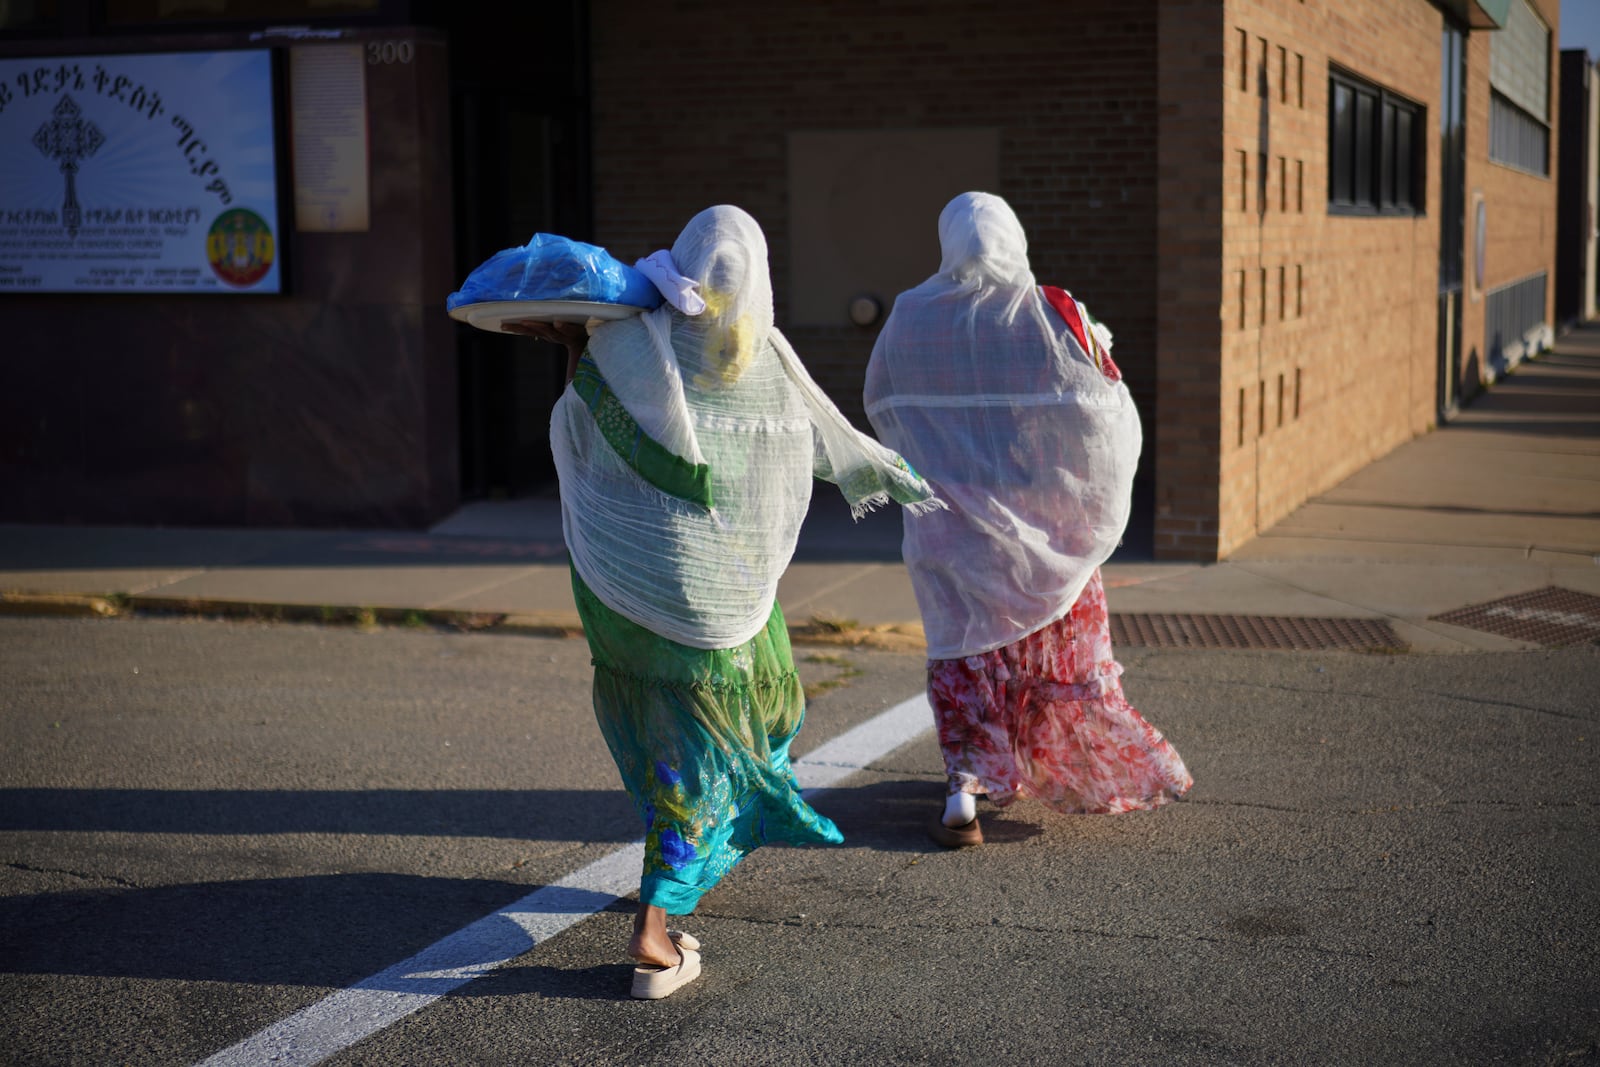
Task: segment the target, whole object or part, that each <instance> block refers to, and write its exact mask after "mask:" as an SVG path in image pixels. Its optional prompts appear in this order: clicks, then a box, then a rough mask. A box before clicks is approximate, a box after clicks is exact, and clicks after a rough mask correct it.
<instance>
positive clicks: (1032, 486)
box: [865, 193, 1142, 659]
mask: <svg viewBox="0 0 1600 1067" xmlns="http://www.w3.org/2000/svg"><path fill="white" fill-rule="evenodd" d="M939 243H940V246H941V248H942V250H943V256H942V259H941V262H940V265H939V272H938V273H937V274H935V275H933V276H932V277H931V278H929V279H928V280H927V281H925V282H923V283H922V284H921V285H919V286H917V287H916V288H914V289H910V290H908V291H906V292H904V293H901V294H900V296H899V297H898V298H897V299H896V300H895V305H894V309H893V311H891V312H890V314H889V318H888V320H887V321H886V322H885V323H884V326H883V330H882V331H881V332H880V333H879V335H878V341H877V344H876V345H875V346H874V348H873V351H872V359H871V361H870V362H869V363H868V365H867V380H866V392H865V399H866V405H867V416H868V418H870V419H871V420H872V425H873V427H874V428H875V429H876V430H877V431H878V436H879V437H880V438H881V439H882V440H883V442H884V443H885V444H887V445H889V447H891V448H893V449H895V450H896V451H898V452H900V453H901V454H902V455H903V456H905V458H906V459H907V460H909V461H910V463H911V465H912V466H913V467H915V468H916V470H917V471H918V473H920V474H922V475H923V476H924V477H925V478H927V480H928V481H929V482H930V483H932V485H933V487H934V490H935V492H937V493H938V495H939V498H940V499H941V500H943V501H945V502H947V503H948V504H949V506H950V510H948V511H937V512H930V513H926V514H920V515H908V516H907V518H906V523H905V541H904V554H905V560H906V565H907V567H908V568H909V570H910V573H911V579H912V585H913V587H914V589H915V590H916V594H917V604H918V607H919V608H920V609H921V611H922V621H923V629H924V630H925V631H926V633H927V636H928V656H929V658H932V659H954V658H958V657H961V656H970V655H975V654H977V653H979V652H986V651H988V650H990V649H994V648H999V647H1001V646H1002V645H1006V644H1009V643H1011V642H1012V641H1015V640H1017V639H1018V638H1021V637H1025V636H1026V635H1028V634H1030V633H1032V632H1034V631H1035V630H1038V629H1039V628H1040V627H1042V626H1045V625H1047V624H1048V623H1050V622H1052V621H1054V620H1055V619H1057V618H1059V617H1061V616H1062V615H1063V614H1065V613H1066V612H1067V611H1069V610H1070V609H1071V607H1072V604H1073V602H1074V601H1076V600H1077V598H1078V595H1079V594H1080V593H1081V592H1082V591H1083V587H1084V585H1085V583H1087V582H1088V580H1089V577H1090V575H1091V574H1092V573H1093V572H1094V569H1095V568H1096V567H1098V566H1099V565H1100V564H1102V563H1104V562H1105V560H1106V559H1107V558H1108V557H1109V556H1110V555H1111V553H1112V551H1113V550H1114V549H1115V548H1116V546H1117V544H1118V542H1119V541H1120V540H1121V538H1122V532H1123V529H1124V528H1125V527H1126V525H1127V521H1128V511H1129V507H1130V505H1131V499H1132V486H1133V473H1134V468H1135V466H1136V465H1137V463H1138V459H1139V450H1140V447H1141V444H1142V439H1141V431H1140V426H1139V416H1138V412H1137V411H1136V410H1135V409H1134V406H1133V399H1132V397H1131V396H1130V395H1129V393H1128V390H1127V388H1126V386H1124V385H1123V384H1122V383H1120V382H1116V383H1113V382H1111V381H1108V380H1107V379H1106V377H1105V376H1104V375H1103V374H1102V373H1101V371H1100V370H1099V369H1098V368H1097V367H1096V366H1095V363H1094V360H1093V357H1092V356H1091V355H1090V354H1089V353H1087V352H1085V351H1084V349H1083V347H1082V346H1081V345H1080V344H1079V343H1078V342H1077V340H1076V339H1075V338H1074V337H1073V334H1072V331H1071V329H1070V328H1069V327H1068V326H1067V324H1066V323H1065V322H1064V321H1063V320H1062V318H1061V317H1060V315H1059V314H1058V313H1057V312H1056V311H1055V309H1054V308H1052V307H1050V306H1049V305H1048V304H1047V303H1046V302H1045V300H1044V298H1043V296H1042V295H1041V294H1040V292H1039V289H1038V287H1037V286H1036V285H1035V284H1034V279H1033V274H1032V272H1031V271H1030V270H1029V267H1028V243H1027V237H1026V236H1025V235H1024V233H1023V230H1022V224H1021V223H1020V222H1019V221H1018V220H1017V217H1016V215H1015V214H1014V213H1013V212H1012V210H1011V208H1010V206H1009V205H1008V204H1007V203H1006V202H1005V201H1004V200H1002V199H1001V198H999V197H997V196H993V195H990V194H988V193H963V194H962V195H960V196H958V197H956V198H955V199H954V200H952V201H950V203H949V204H948V205H946V206H945V209H944V211H943V212H942V213H941V214H940V216H939ZM1080 314H1082V317H1083V320H1084V322H1085V323H1086V324H1087V323H1088V321H1089V319H1088V316H1087V313H1086V312H1083V311H1082V308H1081V305H1080Z"/></svg>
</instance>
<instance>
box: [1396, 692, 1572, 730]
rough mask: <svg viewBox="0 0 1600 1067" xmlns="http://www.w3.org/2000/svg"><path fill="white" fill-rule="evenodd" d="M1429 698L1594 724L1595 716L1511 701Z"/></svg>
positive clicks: (1447, 696) (1446, 696)
mask: <svg viewBox="0 0 1600 1067" xmlns="http://www.w3.org/2000/svg"><path fill="white" fill-rule="evenodd" d="M1427 695H1428V696H1436V697H1443V698H1444V699H1446V700H1459V701H1461V702H1463V703H1466V704H1482V705H1485V706H1486V707H1491V708H1510V709H1513V710H1515V711H1531V712H1533V713H1534V714H1536V715H1549V716H1551V717H1552V718H1557V719H1566V720H1568V721H1570V722H1582V723H1593V722H1594V721H1595V720H1594V717H1593V716H1587V717H1586V716H1583V715H1578V714H1575V713H1573V712H1569V711H1556V710H1555V709H1554V708H1537V707H1534V706H1533V705H1531V704H1517V703H1513V702H1512V701H1509V700H1490V699H1487V698H1485V697H1471V696H1464V695H1463V694H1461V693H1441V692H1430V693H1428V694H1427Z"/></svg>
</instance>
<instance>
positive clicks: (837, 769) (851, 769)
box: [199, 695, 933, 1067]
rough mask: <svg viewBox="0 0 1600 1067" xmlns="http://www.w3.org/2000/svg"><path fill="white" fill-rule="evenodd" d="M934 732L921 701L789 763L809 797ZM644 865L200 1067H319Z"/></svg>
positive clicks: (586, 871) (568, 888)
mask: <svg viewBox="0 0 1600 1067" xmlns="http://www.w3.org/2000/svg"><path fill="white" fill-rule="evenodd" d="M932 726H933V712H932V711H931V710H930V709H929V707H928V699H927V697H926V696H925V695H922V696H915V697H912V698H911V699H910V700H906V701H903V702H902V703H899V704H896V705H895V706H894V707H892V708H890V709H889V710H888V711H885V712H882V713H881V714H879V715H877V716H875V717H874V718H871V719H869V720H867V721H866V722H864V723H862V724H861V725H860V726H857V727H855V728H854V729H851V730H847V731H845V732H844V733H843V734H841V735H839V736H838V737H836V738H834V739H833V740H832V741H829V742H828V743H827V744H824V745H822V746H821V747H820V748H817V749H816V750H814V751H812V752H810V753H809V754H807V755H806V756H804V757H803V758H801V759H797V760H795V761H794V770H795V778H796V779H797V780H798V781H799V782H800V785H801V788H803V789H804V790H805V792H806V795H807V796H808V797H809V796H811V795H813V794H815V793H818V792H821V791H823V790H825V789H828V788H830V787H832V786H833V785H835V784H837V783H838V782H839V781H841V780H842V779H844V778H846V777H848V776H849V775H851V774H854V773H855V772H856V771H859V770H861V769H863V768H864V767H866V766H868V765H869V764H871V763H872V762H873V761H874V760H877V759H881V758H883V757H884V756H887V755H888V754H889V753H891V752H893V751H894V750H895V749H897V748H899V747H900V746H901V745H904V744H906V743H908V742H910V741H912V740H914V739H916V738H917V737H918V736H919V735H920V734H922V733H924V732H926V731H927V730H929V729H931V728H932ZM643 863H644V842H643V841H635V842H634V843H633V844H631V845H627V846H625V847H624V848H621V849H618V850H617V851H616V852H612V853H608V854H607V855H605V856H602V857H601V858H600V859H598V860H595V861H594V862H593V863H591V864H589V865H588V866H587V867H584V868H582V869H581V870H578V871H575V872H573V873H572V874H569V875H567V876H566V877H565V878H562V879H560V880H559V881H556V882H553V883H551V884H550V885H547V886H543V887H541V888H539V889H536V890H534V891H533V892H532V893H529V894H528V895H527V896H525V897H523V898H522V899H521V900H518V901H515V902H513V903H511V904H508V905H506V906H505V907H504V908H501V909H500V910H499V911H496V912H494V913H493V914H490V915H486V916H484V917H483V918H481V919H479V920H478V921H477V922H475V923H472V924H471V925H469V926H465V927H463V928H462V929H460V930H457V931H456V932H455V933H453V934H451V935H449V936H448V937H446V938H444V939H442V940H440V941H436V942H434V943H433V944H432V945H429V946H428V947H427V948H425V949H423V950H422V951H421V952H419V953H417V954H416V955H414V956H412V957H411V958H409V959H405V960H401V961H400V962H399V963H397V964H395V965H394V966H392V967H389V968H387V969H385V970H382V971H379V972H378V973H377V974H375V975H373V976H371V977H370V978H366V979H363V980H362V981H360V982H357V983H356V984H355V985H353V986H350V987H349V988H348V989H341V990H340V991H339V992H337V993H331V994H329V995H328V996H326V997H323V998H322V999H321V1000H319V1001H317V1002H316V1003H315V1004H312V1005H309V1006H308V1007H305V1008H302V1009H300V1010H299V1011H297V1012H295V1013H294V1014H293V1015H290V1016H288V1017H287V1018H285V1019H282V1020H280V1021H278V1022H276V1023H274V1024H273V1025H271V1026H269V1027H267V1028H266V1029H265V1030H261V1031H259V1032H258V1033H256V1034H253V1035H252V1036H250V1037H247V1038H245V1039H244V1040H243V1041H241V1042H239V1043H238V1044H237V1045H233V1046H231V1047H230V1048H225V1049H223V1050H222V1051H221V1052H218V1053H217V1054H216V1055H214V1056H211V1057H210V1058H208V1059H206V1060H204V1061H202V1062H201V1064H200V1065H199V1067H259V1065H261V1064H273V1065H275V1067H277V1065H282V1067H309V1065H311V1064H315V1063H320V1062H322V1061H323V1060H325V1059H327V1058H328V1057H329V1056H332V1055H333V1054H334V1053H336V1052H340V1051H342V1050H343V1049H347V1048H349V1047H350V1046H351V1045H354V1044H355V1043H356V1042H358V1041H361V1040H363V1039H365V1038H367V1037H370V1036H372V1035H373V1034H375V1033H377V1032H378V1031H379V1030H382V1029H384V1028H386V1027H388V1026H391V1025H393V1024H394V1023H396V1022H399V1021H400V1020H401V1019H403V1018H405V1017H406V1016H407V1015H410V1014H412V1013H413V1012H416V1011H420V1010H421V1009H423V1008H425V1007H427V1006H428V1005H429V1004H431V1003H433V1002H434V1001H435V1000H438V999H439V998H440V997H442V996H444V995H445V994H446V993H449V992H450V991H452V990H454V989H458V988H460V987H461V986H463V985H466V984H467V983H468V982H470V981H472V980H473V979H474V978H482V977H483V976H484V975H486V974H489V973H491V972H492V971H494V970H495V969H496V968H498V967H501V966H504V965H505V964H507V963H509V962H511V961H512V960H514V959H516V958H517V957H518V956H520V955H522V954H523V953H525V952H527V951H528V950H529V949H531V948H533V947H534V946H535V945H537V944H539V943H541V942H543V941H547V940H549V939H550V938H552V937H554V936H556V935H557V934H559V933H561V932H562V931H563V930H565V929H567V928H568V927H571V926H576V925H577V924H578V923H580V922H582V921H583V920H585V919H587V918H588V917H589V916H591V915H593V914H595V913H596V912H598V911H600V910H601V909H602V908H604V907H606V906H607V905H609V904H610V903H611V902H612V901H614V900H617V899H618V898H620V897H625V896H627V895H628V894H629V893H632V892H633V891H634V890H636V889H638V888H639V869H640V867H641V866H642V865H643Z"/></svg>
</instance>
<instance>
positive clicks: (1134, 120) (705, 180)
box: [592, 0, 1157, 460]
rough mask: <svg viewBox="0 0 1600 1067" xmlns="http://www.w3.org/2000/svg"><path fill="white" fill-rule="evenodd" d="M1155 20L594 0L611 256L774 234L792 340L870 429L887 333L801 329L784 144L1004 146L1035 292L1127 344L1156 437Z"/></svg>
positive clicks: (732, 0)
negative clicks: (874, 134)
mask: <svg viewBox="0 0 1600 1067" xmlns="http://www.w3.org/2000/svg"><path fill="white" fill-rule="evenodd" d="M1156 6H1157V5H1156V3H1155V0H1092V2H1082V3H1075V4H1072V5H1061V4H1058V3H1049V2H1043V0H1031V2H1016V3H1009V4H1005V5H979V4H972V3H967V2H956V0H930V2H919V3H894V2H890V3H881V4H875V5H867V4H859V3H854V2H843V0H839V2H829V0H812V2H806V0H774V2H772V3H768V4H762V5H756V4H749V3H742V2H737V0H700V2H690V0H677V2H673V0H651V2H643V0H595V3H594V5H593V16H592V25H593V48H592V54H593V56H594V69H593V144H594V151H593V158H594V198H595V199H594V217H595V220H596V240H597V241H598V242H599V243H601V244H603V245H605V246H606V247H608V248H609V249H610V250H611V251H612V252H614V253H615V254H617V255H619V256H621V257H623V258H625V259H630V258H632V257H633V256H636V255H641V254H644V253H647V252H649V251H652V250H654V249H656V248H660V247H665V246H668V245H670V244H671V242H672V240H673V238H674V237H675V236H676V235H677V232H678V230H679V229H680V228H681V227H682V225H683V223H685V222H686V221H688V219H689V218H690V217H691V216H692V215H693V214H694V213H695V212H697V211H699V210H700V209H702V208H704V207H706V206H708V205H710V204H714V203H734V204H738V205H739V206H741V207H743V208H745V209H746V210H748V211H749V212H750V213H751V214H752V215H754V216H755V218H756V219H757V220H758V221H759V222H760V223H761V225H762V227H763V229H764V230H765V231H766V235H767V241H768V246H769V251H770V262H771V267H772V274H773V289H774V293H775V296H776V302H777V309H776V310H777V321H778V325H779V326H780V327H781V328H783V329H784V330H785V332H786V333H788V334H789V336H790V338H791V340H793V341H794V344H795V348H796V349H797V350H798V351H799V353H800V355H801V357H802V358H803V359H804V360H805V361H806V364H807V366H808V367H809V368H810V369H811V371H812V374H813V376H814V377H815V378H816V379H817V381H818V382H819V383H820V384H821V385H822V386H823V387H824V388H825V389H827V390H828V391H829V393H830V394H831V395H832V396H833V398H834V400H835V401H836V402H837V403H838V404H839V406H840V408H841V409H842V410H844V411H845V412H846V414H848V415H850V416H851V417H852V418H853V419H855V420H856V421H857V422H858V423H859V424H860V425H863V426H864V425H865V421H864V419H862V417H861V411H860V408H861V385H862V378H863V373H864V371H865V368H866V362H867V358H868V356H869V355H870V354H871V351H872V342H873V340H874V338H875V336H876V335H875V332H874V331H871V330H867V331H863V330H859V329H855V328H852V327H849V326H844V325H841V326H840V327H837V328H835V327H805V328H801V327H794V326H791V325H790V323H789V322H788V317H787V310H788V309H787V306H786V305H787V300H788V290H789V242H790V234H789V220H788V210H789V190H788V188H787V184H786V183H787V167H786V158H785V151H786V148H785V146H786V141H787V136H788V134H789V133H790V132H791V131H800V130H808V131H812V130H863V129H868V130H870V129H895V130H904V129H919V128H920V129H926V128H942V127H967V128H970V127H993V128H996V129H998V130H999V132H1000V174H1001V181H1000V187H999V188H997V189H991V190H988V191H990V192H995V193H998V194H999V195H1001V196H1004V197H1005V198H1006V199H1007V200H1008V201H1010V203H1011V204H1012V206H1013V207H1014V208H1015V209H1016V211H1017V214H1018V216H1019V217H1020V218H1021V219H1022V223H1023V225H1024V226H1025V227H1026V228H1027V231H1028V239H1029V253H1030V257H1031V259H1032V263H1033V269H1034V273H1035V275H1036V276H1037V277H1038V278H1039V280H1040V281H1041V282H1048V283H1052V284H1058V285H1063V286H1065V287H1067V288H1069V289H1071V290H1072V291H1073V293H1074V295H1076V296H1078V297H1079V298H1080V299H1082V300H1084V301H1085V302H1086V303H1087V304H1088V305H1089V306H1090V308H1091V309H1093V311H1094V312H1095V314H1096V315H1097V316H1098V317H1100V318H1101V319H1103V320H1104V321H1105V322H1106V323H1107V324H1108V325H1110V327H1111V328H1112V330H1113V331H1114V332H1115V334H1116V349H1115V351H1116V356H1117V359H1118V362H1119V364H1120V365H1121V366H1122V367H1123V369H1124V372H1125V374H1126V377H1127V379H1128V381H1129V384H1130V387H1131V388H1132V389H1133V391H1134V395H1135V397H1136V399H1137V400H1138V401H1139V403H1140V408H1141V411H1142V413H1143V415H1144V418H1145V422H1146V427H1147V436H1148V434H1149V427H1150V426H1151V425H1152V424H1153V423H1154V421H1155V405H1156V401H1155V395H1156V382H1155V379H1156V376H1155V362H1156V361H1155V279H1154V273H1153V265H1154V261H1155V190H1156V182H1155V173H1154V171H1155V168H1154V156H1155V93H1154V85H1155V78H1156V64H1155V48H1156V34H1155V11H1156ZM937 221H938V220H937V218H936V217H930V218H929V219H928V220H927V226H928V232H929V234H930V235H932V234H933V233H934V232H935V227H936V224H937ZM931 243H932V242H931V240H930V244H931ZM937 267H938V263H937V262H936V261H930V262H929V263H928V265H927V273H929V274H931V273H933V271H934V270H935V269H936V268H937ZM1149 456H1150V449H1149V448H1148V447H1147V449H1146V457H1147V460H1148V458H1149Z"/></svg>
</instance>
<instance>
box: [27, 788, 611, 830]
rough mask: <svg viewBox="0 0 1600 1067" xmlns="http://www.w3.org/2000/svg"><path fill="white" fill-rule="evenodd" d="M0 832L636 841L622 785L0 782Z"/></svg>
mask: <svg viewBox="0 0 1600 1067" xmlns="http://www.w3.org/2000/svg"><path fill="white" fill-rule="evenodd" d="M0 831H22V832H43V833H50V832H60V831H69V832H75V833H84V832H89V833H144V834H237V835H250V834H379V835H400V836H422V837H500V838H520V839H527V840H541V841H552V840H554V841H633V840H634V839H635V838H637V837H638V836H639V834H640V833H641V832H642V831H641V830H640V828H639V820H638V817H637V816H636V815H635V813H634V810H633V803H632V801H630V800H629V799H628V795H627V794H626V793H624V792H622V791H621V790H618V789H610V790H604V789H586V790H573V789H550V790H544V789H513V790H496V789H438V790H435V789H354V790H345V789H336V790H335V789H330V790H252V789H0Z"/></svg>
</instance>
